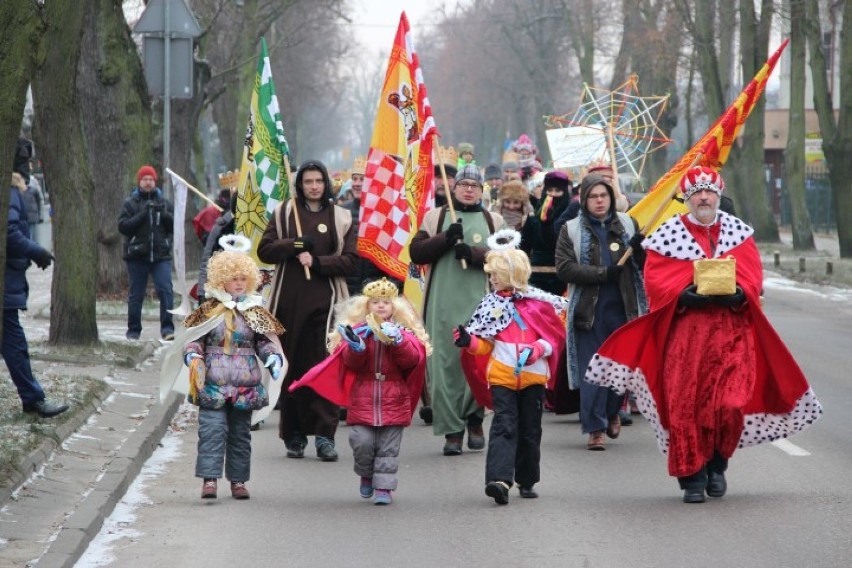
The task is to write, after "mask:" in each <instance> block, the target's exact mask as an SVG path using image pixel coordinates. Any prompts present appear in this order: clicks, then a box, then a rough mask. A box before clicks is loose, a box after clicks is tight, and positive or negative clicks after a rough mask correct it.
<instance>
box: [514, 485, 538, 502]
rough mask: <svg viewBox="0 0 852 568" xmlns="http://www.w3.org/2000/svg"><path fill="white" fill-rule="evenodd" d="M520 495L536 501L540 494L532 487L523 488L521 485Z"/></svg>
mask: <svg viewBox="0 0 852 568" xmlns="http://www.w3.org/2000/svg"><path fill="white" fill-rule="evenodd" d="M518 493H520V494H521V497H523V498H524V499H536V498H538V493H537V492H536V490H535V489H533V488H532V485H530V486H529V487H523V486H521V485H519V486H518Z"/></svg>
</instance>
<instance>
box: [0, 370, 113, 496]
mask: <svg viewBox="0 0 852 568" xmlns="http://www.w3.org/2000/svg"><path fill="white" fill-rule="evenodd" d="M112 392H113V388H112V387H111V386H109V385H108V384H107V383H102V387H101V388H100V389H99V390H98V391H97V392H96V393H94V396H93V398H92V400H91V401H89V402H88V403H87V404H86V405H85V406H84V407H82V408H81V409H80V410H79V411H77V412H75V413H74V415H73V416H72V417H71V418H69V419H68V420H66V421H65V422H62V423H61V424H60V425H59V426H57V427H56V439H49V440H45V441H44V442H42V443H41V444H40V445H39V446H38V447H37V448H35V449H34V450H33V451H31V452H30V453H29V454H28V455H27V456H25V457H24V458H22V459H21V461H19V462H18V464H17V466H16V467H15V470H14V472H13V473H12V475H11V479H8V480H7V481H6V482H5V483H6V484H7V485H6V486H4V487H2V488H0V504H2V503H5V502H6V501H7V500H8V499H9V498H11V497H12V493H14V492H15V491H17V490H18V489H19V488H20V487H21V485H23V483H24V482H25V481H26V480H27V478H29V476H30V475H32V474H33V473H34V472H36V471H38V470H39V468H40V467H41V466H42V465H44V464H45V463H47V460H48V459H50V455H51V454H52V453H53V452H54V450H56V449H57V448H58V447H60V446H61V445H62V444H63V443H64V442H65V440H66V439H68V437H69V436H70V435H71V434H73V433H74V432H76V431H77V430H78V429H79V428H80V426H82V425H83V424H85V423H86V421H87V420H88V419H89V417H90V416H91V415H92V414H94V413H95V412H97V410H98V408H99V407H101V406H103V404H104V401H105V400H106V399H107V397H109V395H110V394H112ZM47 420H49V419H47Z"/></svg>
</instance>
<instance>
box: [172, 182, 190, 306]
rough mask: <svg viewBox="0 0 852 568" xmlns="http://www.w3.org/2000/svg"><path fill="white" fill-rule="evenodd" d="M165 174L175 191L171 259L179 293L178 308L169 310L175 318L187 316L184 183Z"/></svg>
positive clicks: (185, 189) (187, 292)
mask: <svg viewBox="0 0 852 568" xmlns="http://www.w3.org/2000/svg"><path fill="white" fill-rule="evenodd" d="M166 172H167V173H168V174H169V176H170V177H171V178H172V187H173V188H174V191H175V210H174V215H173V219H174V229H173V234H172V239H173V242H172V258H173V259H174V260H173V262H174V267H175V273H177V279H178V292H179V293H180V306H178V307H177V308H175V309H173V310H169V311H170V312H171V313H173V314H175V315H176V316H184V317H185V316H188V315H189V312H190V309H189V290H188V289H187V287H186V243H185V242H184V239H185V234H184V233H185V231H184V221H185V219H186V192H187V187H186V182H185V181H184V179H183V178H182V177H180V176H178V175H175V173H174V172H173V171H171V170H169V169H166Z"/></svg>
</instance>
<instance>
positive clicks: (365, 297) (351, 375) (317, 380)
mask: <svg viewBox="0 0 852 568" xmlns="http://www.w3.org/2000/svg"><path fill="white" fill-rule="evenodd" d="M335 313H336V332H334V333H332V334H330V335H329V351H331V352H332V353H331V355H330V356H329V357H328V358H327V359H325V360H324V361H323V362H322V363H320V364H319V365H317V366H316V367H314V368H313V369H311V370H310V371H308V373H306V374H305V376H304V377H303V378H302V379H300V380H299V381H297V382H296V383H294V384H293V385H292V386H291V387H290V390H291V391H292V390H295V389H297V388H299V387H303V386H309V387H311V388H313V389H314V390H315V391H317V392H318V393H319V394H320V395H322V396H323V397H324V398H327V399H328V400H331V401H332V402H335V403H337V404H339V405H341V406H346V407H348V411H347V416H346V423H347V424H348V425H349V445H350V446H351V447H352V452H353V456H354V458H355V473H356V474H358V475H359V476H360V478H361V483H360V487H359V492H360V495H361V497H363V498H365V499H369V498H370V497H372V498H373V503H375V504H376V505H389V504H390V503H392V502H393V491H394V490H396V487H397V476H396V474H397V469H398V463H399V460H398V457H399V448H400V445H401V444H402V430H403V428H404V427H405V426H408V425H409V424H411V417H412V415H413V414H414V409H415V408H416V407H417V401H418V399H419V397H420V392H421V390H422V388H423V381H424V378H425V375H426V355H427V354H428V353H430V352H431V345H430V344H429V336H428V335H427V334H426V330H425V329H424V327H423V324H422V322H421V321H420V319H419V318H418V317H417V315H416V313H415V312H414V309H413V308H412V307H411V304H409V303H408V301H407V300H406V299H404V298H401V297H400V296H399V291H398V289H397V287H396V286H395V285H394V284H393V283H392V282H390V281H389V280H388V279H387V278H382V279H381V280H377V281H375V282H371V283H369V284H367V285H366V286H364V289H363V294H362V295H361V296H354V297H352V298H350V299H349V300H347V301H346V302H344V303H342V304H340V305H338V306H337V308H336V309H335ZM341 372H342V375H343V381H340V380H339V377H340V376H341Z"/></svg>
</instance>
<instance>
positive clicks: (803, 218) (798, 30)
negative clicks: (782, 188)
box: [784, 0, 816, 250]
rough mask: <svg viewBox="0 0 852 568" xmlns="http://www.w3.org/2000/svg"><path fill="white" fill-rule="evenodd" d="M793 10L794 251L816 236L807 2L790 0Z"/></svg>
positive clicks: (787, 160) (790, 154) (789, 152)
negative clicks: (809, 197) (808, 171)
mask: <svg viewBox="0 0 852 568" xmlns="http://www.w3.org/2000/svg"><path fill="white" fill-rule="evenodd" d="M787 3H788V5H789V9H790V127H789V131H788V135H787V148H786V149H785V150H784V170H785V172H786V176H785V178H786V183H787V193H788V194H789V195H790V208H791V210H792V225H793V248H794V249H796V250H812V249H814V248H816V247H815V245H814V234H813V229H812V228H811V218H810V215H808V207H807V203H806V201H805V47H806V44H807V38H806V37H805V19H806V9H805V2H804V0H788V2H787Z"/></svg>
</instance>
